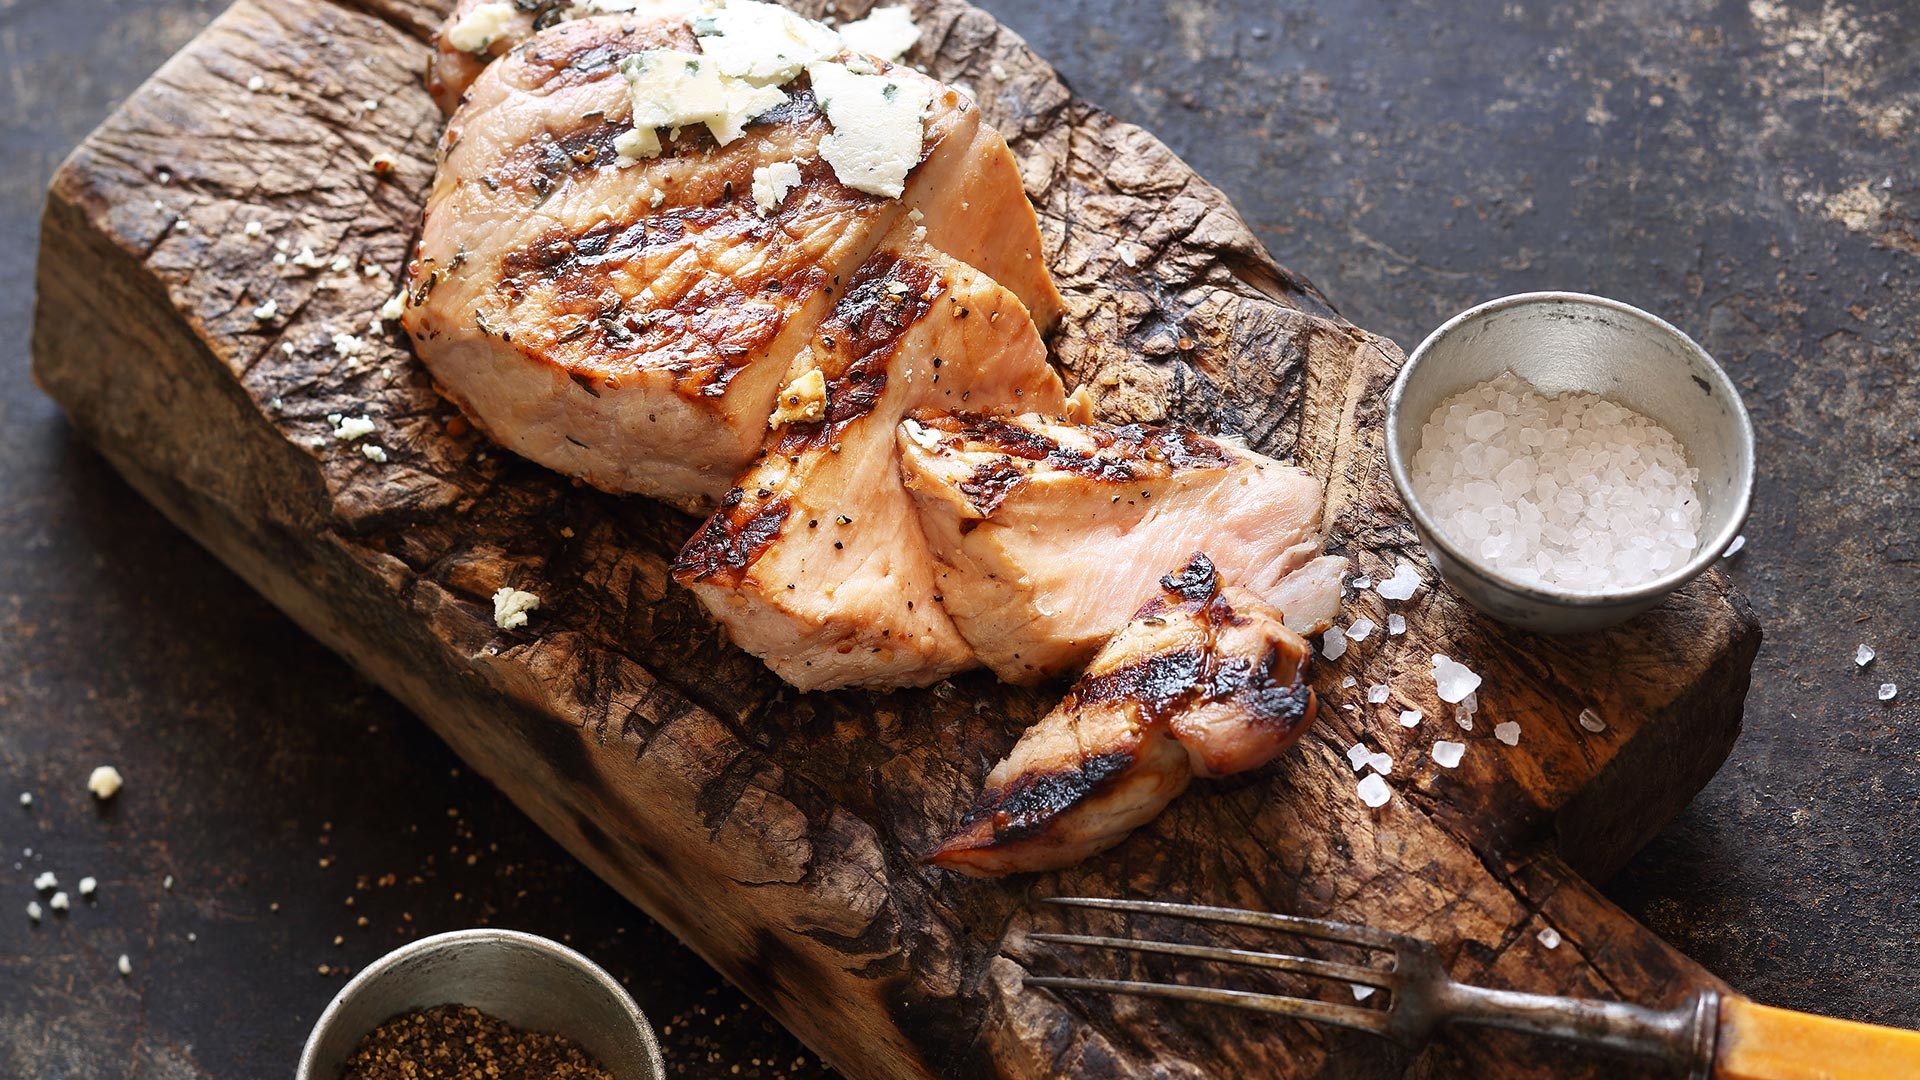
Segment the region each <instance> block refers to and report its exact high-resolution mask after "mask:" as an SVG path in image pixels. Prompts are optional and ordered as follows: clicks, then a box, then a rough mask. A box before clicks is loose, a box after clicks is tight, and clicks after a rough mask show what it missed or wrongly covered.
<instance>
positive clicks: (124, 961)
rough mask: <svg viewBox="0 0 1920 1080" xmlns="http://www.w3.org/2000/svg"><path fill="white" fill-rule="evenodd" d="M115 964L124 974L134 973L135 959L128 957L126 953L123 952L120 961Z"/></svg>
mask: <svg viewBox="0 0 1920 1080" xmlns="http://www.w3.org/2000/svg"><path fill="white" fill-rule="evenodd" d="M113 966H114V967H115V968H116V969H118V970H119V972H120V974H121V975H122V976H127V975H131V974H133V961H132V960H130V959H128V958H127V954H126V953H121V954H120V961H119V962H118V963H116V964H114V965H113Z"/></svg>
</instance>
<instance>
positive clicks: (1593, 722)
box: [1580, 709, 1607, 734]
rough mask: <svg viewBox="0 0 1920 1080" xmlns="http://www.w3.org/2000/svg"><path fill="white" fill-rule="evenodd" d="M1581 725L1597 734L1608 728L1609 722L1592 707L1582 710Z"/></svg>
mask: <svg viewBox="0 0 1920 1080" xmlns="http://www.w3.org/2000/svg"><path fill="white" fill-rule="evenodd" d="M1580 726H1581V727H1583V728H1586V729H1587V730H1588V731H1591V732H1594V733H1595V734H1598V733H1600V732H1602V731H1605V730H1607V722H1606V721H1605V720H1602V719H1600V714H1599V713H1597V712H1594V711H1593V710H1592V709H1581V710H1580Z"/></svg>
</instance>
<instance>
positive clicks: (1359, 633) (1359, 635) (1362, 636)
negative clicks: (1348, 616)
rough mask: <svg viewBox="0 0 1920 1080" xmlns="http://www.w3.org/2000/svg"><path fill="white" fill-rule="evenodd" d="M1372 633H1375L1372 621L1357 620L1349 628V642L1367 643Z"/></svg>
mask: <svg viewBox="0 0 1920 1080" xmlns="http://www.w3.org/2000/svg"><path fill="white" fill-rule="evenodd" d="M1371 633H1373V620H1372V619H1365V618H1361V619H1355V620H1353V623H1352V625H1350V626H1348V627H1347V640H1349V641H1365V640H1367V635H1369V634H1371Z"/></svg>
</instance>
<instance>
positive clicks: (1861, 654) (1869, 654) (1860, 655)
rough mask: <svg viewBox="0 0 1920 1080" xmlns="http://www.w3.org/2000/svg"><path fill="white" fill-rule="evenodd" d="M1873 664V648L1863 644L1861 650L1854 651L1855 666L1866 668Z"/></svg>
mask: <svg viewBox="0 0 1920 1080" xmlns="http://www.w3.org/2000/svg"><path fill="white" fill-rule="evenodd" d="M1871 663H1873V646H1871V645H1868V644H1866V643H1864V642H1862V643H1861V645H1860V647H1859V648H1857V649H1855V650H1853V665H1854V666H1855V667H1866V666H1867V665H1868V664H1871Z"/></svg>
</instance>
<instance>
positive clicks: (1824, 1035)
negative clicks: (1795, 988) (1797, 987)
mask: <svg viewBox="0 0 1920 1080" xmlns="http://www.w3.org/2000/svg"><path fill="white" fill-rule="evenodd" d="M1713 1075H1714V1076H1716V1077H1722V1078H1724V1080H1900V1078H1920V1031H1903V1030H1901V1029H1899V1028H1887V1027H1876V1026H1874V1025H1872V1024H1856V1023H1854V1022H1852V1021H1850V1020H1834V1019H1831V1018H1829V1017H1825V1016H1814V1015H1812V1014H1810V1013H1798V1012H1791V1011H1789V1010H1787V1009H1774V1008H1769V1007H1768V1006H1765V1005H1756V1004H1754V1003H1753V1002H1751V1001H1748V1000H1746V999H1745V998H1739V997H1733V996H1732V995H1728V996H1727V997H1725V998H1722V999H1721V1002H1720V1038H1719V1041H1718V1045H1717V1046H1716V1048H1715V1051H1714V1063H1713Z"/></svg>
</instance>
